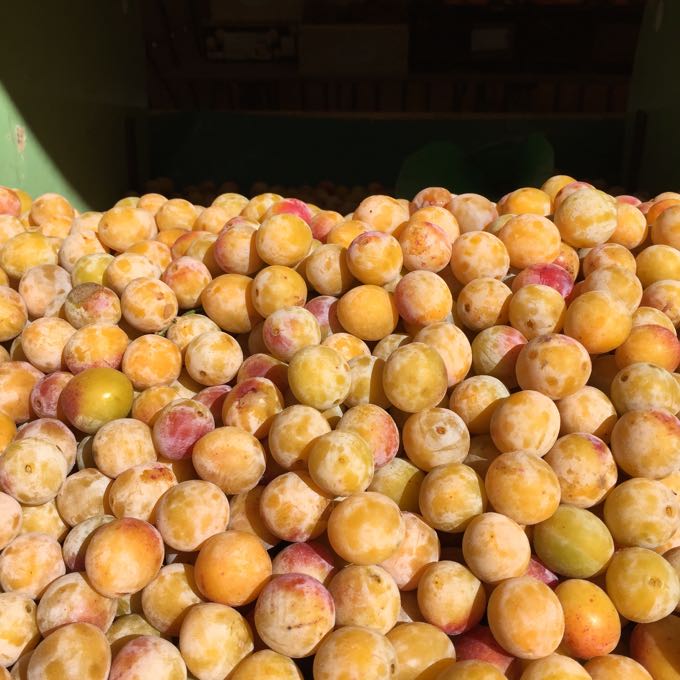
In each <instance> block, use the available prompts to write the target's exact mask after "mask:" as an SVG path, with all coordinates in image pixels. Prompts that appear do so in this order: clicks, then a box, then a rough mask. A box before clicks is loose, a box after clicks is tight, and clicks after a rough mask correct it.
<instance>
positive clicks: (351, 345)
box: [321, 331, 371, 362]
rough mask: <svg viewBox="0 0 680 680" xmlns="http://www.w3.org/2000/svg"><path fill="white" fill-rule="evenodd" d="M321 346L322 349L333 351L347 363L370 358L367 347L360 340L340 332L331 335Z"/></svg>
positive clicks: (369, 351)
mask: <svg viewBox="0 0 680 680" xmlns="http://www.w3.org/2000/svg"><path fill="white" fill-rule="evenodd" d="M321 344H322V345H323V346H324V347H330V348H331V349H334V350H335V351H336V352H338V353H339V354H340V356H342V358H343V359H344V360H345V361H347V362H349V361H351V360H352V359H356V358H358V357H369V356H371V350H370V349H369V347H368V345H367V344H366V343H365V342H364V341H363V340H362V339H361V338H358V337H357V336H356V335H352V334H351V333H344V332H342V331H340V332H337V333H331V334H330V335H329V336H328V337H326V338H325V339H324V340H323V342H322V343H321Z"/></svg>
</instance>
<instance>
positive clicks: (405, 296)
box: [341, 271, 495, 340]
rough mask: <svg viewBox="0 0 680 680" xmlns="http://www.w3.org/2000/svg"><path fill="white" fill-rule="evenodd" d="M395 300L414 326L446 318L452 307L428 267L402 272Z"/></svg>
mask: <svg viewBox="0 0 680 680" xmlns="http://www.w3.org/2000/svg"><path fill="white" fill-rule="evenodd" d="M494 280H495V279H494ZM394 300H395V303H396V309H397V311H398V312H399V316H401V318H402V319H403V320H404V322H406V323H408V324H414V325H417V326H427V325H428V324H432V323H437V322H439V321H445V320H446V319H447V317H448V316H449V315H450V314H451V312H452V308H453V297H452V295H451V290H450V289H449V287H448V285H447V284H446V281H445V280H444V279H443V278H442V277H441V276H438V275H437V274H435V273H434V272H429V271H411V272H408V274H406V275H404V276H403V277H402V278H401V279H400V280H399V283H397V285H396V288H395V290H394ZM341 321H342V319H341ZM390 332H391V331H390ZM385 335H387V334H385ZM381 337H384V335H383V336H381ZM375 339H378V340H379V339H380V338H375Z"/></svg>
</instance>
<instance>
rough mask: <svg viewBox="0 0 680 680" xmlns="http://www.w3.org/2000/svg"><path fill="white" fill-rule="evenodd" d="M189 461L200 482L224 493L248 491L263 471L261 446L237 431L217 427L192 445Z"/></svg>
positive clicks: (249, 435)
mask: <svg viewBox="0 0 680 680" xmlns="http://www.w3.org/2000/svg"><path fill="white" fill-rule="evenodd" d="M192 460H193V464H194V467H195V468H196V472H197V473H198V476H199V477H200V478H201V479H204V480H206V481H208V482H212V483H213V484H215V485H217V486H218V487H219V488H220V489H222V491H223V492H224V493H227V494H234V493H243V492H245V491H249V490H250V489H252V488H253V487H254V486H256V485H257V483H258V482H259V481H260V479H261V477H262V475H263V474H264V470H265V455H264V450H263V448H262V445H261V444H260V442H259V441H258V440H257V439H256V438H255V437H254V436H253V435H252V434H250V433H249V432H246V431H245V430H242V429H241V428H239V427H234V426H224V427H218V428H217V429H215V430H213V431H212V432H208V433H207V434H204V435H203V436H202V437H201V438H200V439H199V440H198V441H197V442H196V443H195V445H194V448H193V453H192Z"/></svg>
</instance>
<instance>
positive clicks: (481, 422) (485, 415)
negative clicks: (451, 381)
mask: <svg viewBox="0 0 680 680" xmlns="http://www.w3.org/2000/svg"><path fill="white" fill-rule="evenodd" d="M508 396H510V392H508V389H507V387H505V385H504V384H503V383H502V382H501V381H500V380H498V379H497V378H494V377H492V376H487V375H477V376H473V377H471V378H467V379H466V380H463V381H462V382H461V383H459V384H457V385H456V386H455V387H454V389H453V392H452V393H451V398H450V400H449V408H450V409H451V410H452V411H453V412H454V413H456V414H457V415H458V416H459V417H460V419H461V420H462V422H463V424H464V425H465V427H466V428H467V429H468V432H469V434H486V433H488V432H489V429H490V427H491V416H492V415H493V413H494V411H495V410H496V409H497V408H498V406H499V405H500V404H501V403H502V400H503V399H505V398H506V397H508ZM469 434H468V448H469ZM404 436H405V434H404ZM466 455H467V453H466ZM450 462H462V460H461V461H450Z"/></svg>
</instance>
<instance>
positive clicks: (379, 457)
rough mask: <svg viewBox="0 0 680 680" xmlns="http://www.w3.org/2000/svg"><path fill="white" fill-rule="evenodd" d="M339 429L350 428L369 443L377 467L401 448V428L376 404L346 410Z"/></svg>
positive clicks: (389, 459) (384, 463)
mask: <svg viewBox="0 0 680 680" xmlns="http://www.w3.org/2000/svg"><path fill="white" fill-rule="evenodd" d="M337 429H338V430H349V431H351V432H354V433H355V434H358V435H359V436H360V437H361V438H362V439H364V441H366V442H367V443H368V445H369V446H370V448H371V450H372V452H373V461H374V463H375V467H376V468H381V467H382V466H384V465H386V464H387V463H389V462H390V461H391V460H392V459H393V458H394V457H395V456H396V455H397V451H398V450H399V429H398V428H397V425H396V424H395V422H394V420H393V419H392V417H391V416H390V415H389V413H387V411H385V410H384V409H382V408H380V407H379V406H376V405H375V404H359V405H358V406H354V407H353V408H351V409H349V410H347V411H345V413H344V414H343V415H342V418H341V419H340V422H339V423H338V424H337Z"/></svg>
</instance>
